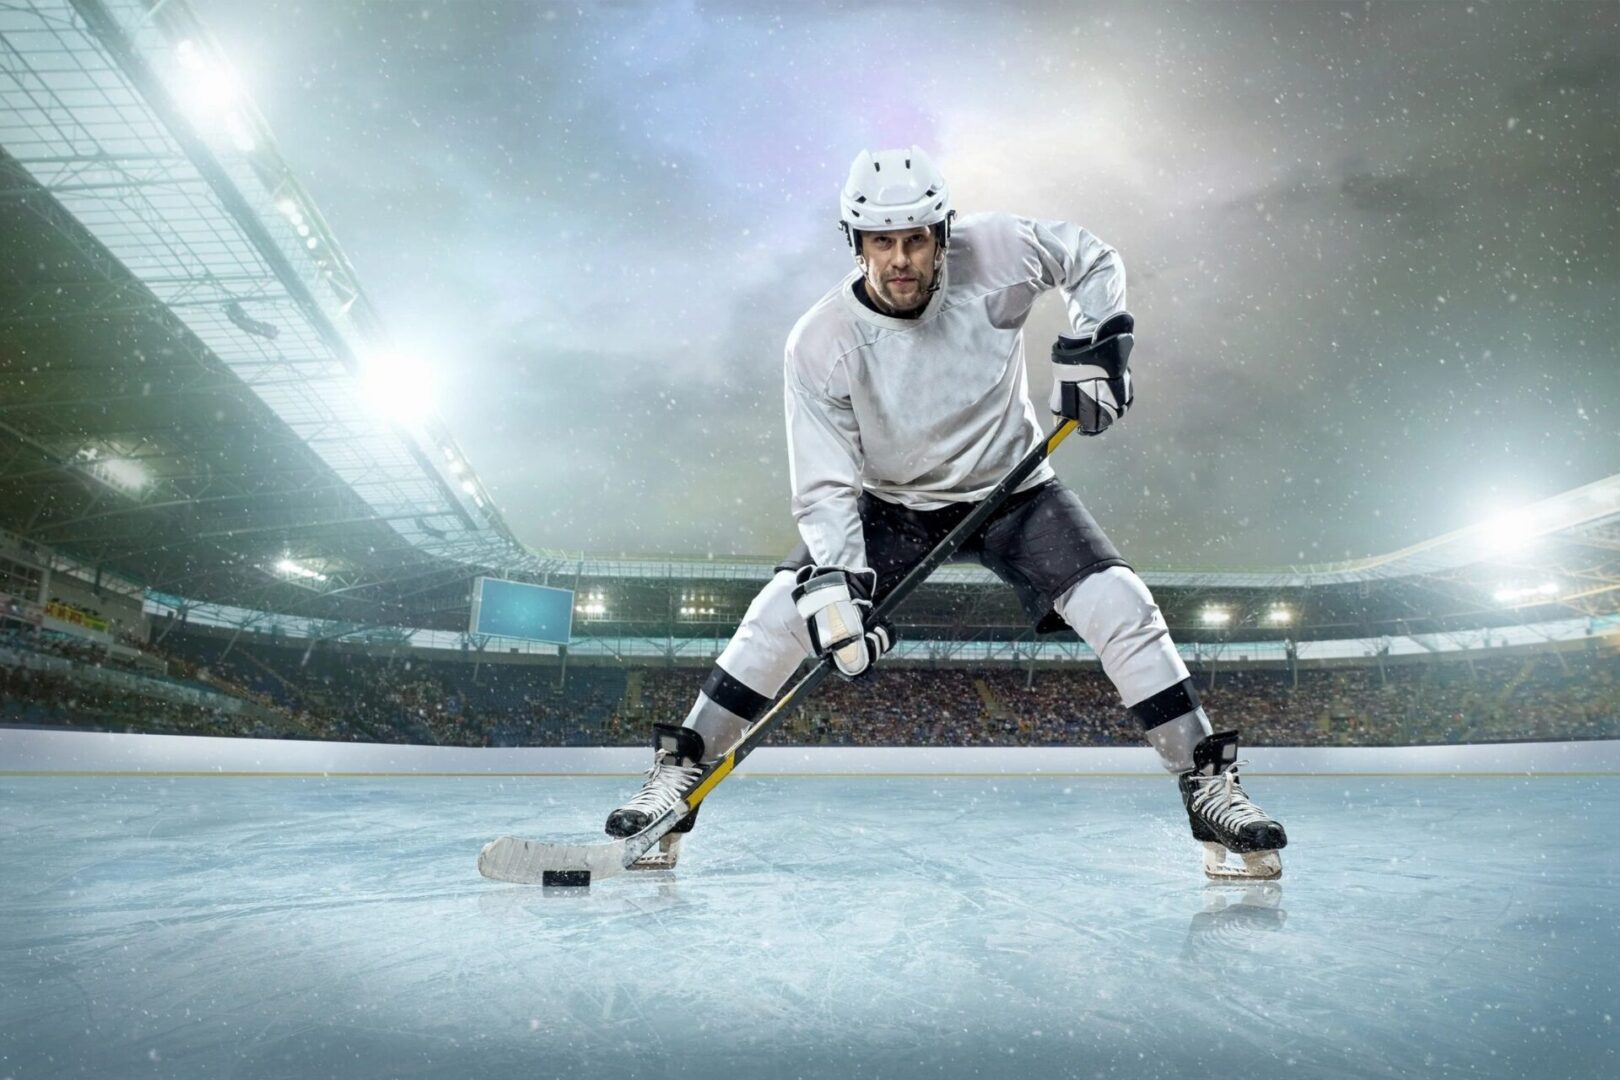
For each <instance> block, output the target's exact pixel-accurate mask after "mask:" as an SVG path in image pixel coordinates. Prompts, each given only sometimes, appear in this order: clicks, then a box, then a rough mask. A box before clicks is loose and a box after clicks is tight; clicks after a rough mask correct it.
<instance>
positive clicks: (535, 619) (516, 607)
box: [470, 577, 574, 645]
mask: <svg viewBox="0 0 1620 1080" xmlns="http://www.w3.org/2000/svg"><path fill="white" fill-rule="evenodd" d="M573 630H574V590H572V589H552V588H548V587H547V586H544V585H527V584H525V583H523V582H521V581H506V580H505V579H503V578H492V577H481V578H477V579H476V580H474V582H473V597H472V625H471V629H470V632H471V633H474V634H487V635H489V636H491V637H506V638H522V639H524V640H526V641H543V642H546V643H548V644H551V645H567V644H568V640H569V637H570V636H571V635H572V634H573Z"/></svg>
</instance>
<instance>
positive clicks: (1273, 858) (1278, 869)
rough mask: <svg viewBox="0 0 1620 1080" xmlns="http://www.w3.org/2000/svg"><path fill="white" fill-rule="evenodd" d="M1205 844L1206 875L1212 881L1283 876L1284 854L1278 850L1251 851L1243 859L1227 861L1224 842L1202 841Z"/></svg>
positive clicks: (1273, 878)
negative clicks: (1240, 861) (1235, 862)
mask: <svg viewBox="0 0 1620 1080" xmlns="http://www.w3.org/2000/svg"><path fill="white" fill-rule="evenodd" d="M1202 843H1203V845H1204V876H1206V877H1208V878H1209V879H1210V880H1211V881H1276V880H1277V879H1278V878H1280V877H1282V856H1281V855H1279V854H1277V852H1276V851H1250V852H1245V853H1243V854H1242V855H1240V856H1239V858H1241V859H1242V860H1243V861H1242V863H1240V864H1233V863H1229V862H1227V861H1226V856H1227V850H1226V847H1225V846H1224V845H1222V844H1217V843H1214V842H1213V841H1209V840H1205V841H1202Z"/></svg>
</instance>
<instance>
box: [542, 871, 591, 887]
mask: <svg viewBox="0 0 1620 1080" xmlns="http://www.w3.org/2000/svg"><path fill="white" fill-rule="evenodd" d="M590 883H591V872H590V871H589V870H547V871H546V872H545V873H543V874H541V875H540V884H542V885H547V886H551V885H561V886H564V887H567V888H584V887H585V886H587V885H589V884H590Z"/></svg>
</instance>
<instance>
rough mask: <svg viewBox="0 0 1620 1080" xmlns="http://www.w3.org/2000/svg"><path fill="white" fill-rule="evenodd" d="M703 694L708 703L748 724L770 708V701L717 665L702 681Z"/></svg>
mask: <svg viewBox="0 0 1620 1080" xmlns="http://www.w3.org/2000/svg"><path fill="white" fill-rule="evenodd" d="M703 694H704V696H705V697H707V698H708V699H709V700H710V701H712V702H714V703H715V704H716V705H718V706H720V707H721V708H722V709H726V710H728V711H730V712H733V713H735V714H736V715H738V716H740V717H742V718H743V719H744V720H747V721H748V722H749V723H750V724H751V723H753V722H754V721H755V720H758V719H759V718H760V717H762V716H764V715H765V710H766V709H768V708H770V707H771V699H770V698H768V697H766V696H765V695H764V694H761V693H760V692H759V691H757V690H755V689H754V688H753V687H751V686H749V685H748V684H746V683H744V682H743V681H742V680H740V679H737V678H734V677H733V676H732V675H731V673H730V672H728V671H727V670H726V669H725V668H723V667H721V666H720V665H719V664H716V665H714V669H713V670H712V671H710V672H709V677H708V678H707V679H704V680H703Z"/></svg>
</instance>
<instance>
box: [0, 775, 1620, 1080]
mask: <svg viewBox="0 0 1620 1080" xmlns="http://www.w3.org/2000/svg"><path fill="white" fill-rule="evenodd" d="M633 783H634V781H632V780H628V779H624V778H590V779H585V778H578V779H571V778H518V779H511V778H508V779H487V778H454V779H451V778H419V779H391V778H384V779H353V778H319V777H283V778H261V777H249V778H243V777H145V778H133V777H15V776H13V777H0V810H3V814H0V1076H3V1077H16V1078H18V1080H24V1078H26V1080H37V1078H49V1077H86V1076H105V1077H119V1078H126V1077H127V1078H137V1077H231V1078H237V1080H257V1078H270V1077H288V1078H293V1077H299V1078H302V1077H316V1076H320V1077H326V1076H331V1077H343V1078H370V1077H379V1078H380V1077H437V1076H444V1077H483V1076H490V1077H497V1076H498V1077H511V1078H516V1077H563V1076H566V1077H581V1078H589V1080H610V1078H617V1077H632V1076H635V1077H649V1078H653V1077H694V1078H695V1077H777V1076H781V1077H816V1078H820V1077H829V1078H830V1077H874V1078H876V1077H882V1078H885V1080H909V1078H913V1077H958V1076H960V1077H1025V1076H1031V1077H1093V1076H1162V1077H1167V1078H1168V1077H1202V1076H1222V1077H1227V1076H1248V1077H1272V1076H1275V1077H1316V1076H1322V1077H1326V1076H1332V1077H1363V1076H1364V1077H1387V1076H1413V1077H1419V1076H1421V1077H1449V1076H1470V1077H1481V1076H1528V1077H1548V1078H1550V1077H1564V1076H1598V1075H1611V1076H1612V1075H1616V1074H1617V1072H1620V1069H1617V1064H1620V1058H1617V1056H1616V1055H1617V1040H1616V1037H1615V1028H1614V1017H1613V1013H1614V1010H1615V1006H1616V1002H1617V1000H1620V995H1617V993H1616V991H1617V982H1620V975H1617V972H1620V929H1617V923H1616V917H1615V916H1616V897H1617V896H1620V889H1617V886H1620V880H1617V877H1620V875H1617V870H1616V856H1615V854H1614V852H1615V847H1614V843H1613V832H1614V823H1615V822H1616V821H1620V777H1613V776H1601V777H1559V778H1553V777H1542V778H1534V779H1530V778H1526V779H1507V778H1438V777H1430V778H1376V777H1342V776H1341V777H1322V778H1309V777H1254V778H1252V779H1251V780H1250V781H1249V782H1248V787H1249V789H1250V792H1251V794H1252V795H1253V796H1254V797H1255V799H1256V800H1257V801H1258V802H1259V803H1260V804H1261V805H1262V806H1265V807H1266V808H1267V809H1269V810H1271V811H1272V812H1273V813H1274V814H1275V815H1276V816H1277V817H1279V818H1280V819H1281V820H1282V821H1283V822H1284V823H1285V824H1286V825H1287V827H1288V831H1289V835H1290V837H1291V840H1292V846H1291V847H1289V848H1288V850H1287V851H1286V853H1285V854H1284V866H1285V876H1284V878H1283V881H1282V882H1281V883H1280V885H1272V886H1249V887H1247V888H1242V887H1233V886H1214V885H1209V884H1207V883H1206V881H1205V879H1204V877H1203V875H1202V873H1201V872H1200V870H1199V853H1198V848H1197V846H1196V845H1195V844H1194V843H1193V842H1192V841H1191V839H1190V838H1189V837H1188V835H1187V827H1186V823H1185V816H1184V814H1183V813H1182V811H1181V807H1180V804H1179V800H1178V798H1177V795H1176V792H1175V786H1174V783H1173V782H1172V781H1171V780H1169V779H1168V778H1131V779H1119V778H1112V779H1109V778H1095V779H1063V778H1025V777H1008V778H954V779H928V778H900V779H896V778H861V779H851V778H843V777H821V778H792V777H782V778H752V777H740V778H737V779H734V780H732V781H729V782H728V783H727V784H726V786H725V788H724V789H723V790H721V791H719V792H717V793H716V794H715V796H714V798H712V799H710V800H709V801H708V803H706V804H705V807H704V811H703V819H702V821H701V824H700V825H699V828H698V829H697V831H696V832H695V833H694V834H693V835H692V837H691V838H690V839H689V840H688V842H687V844H686V846H685V850H684V852H683V856H682V864H681V868H680V869H679V870H678V871H676V872H675V873H674V874H673V875H670V874H659V875H644V876H637V877H626V878H618V879H614V880H612V881H608V882H604V883H601V884H599V885H597V886H594V887H593V888H592V889H590V890H589V891H586V892H574V893H567V894H555V893H554V892H548V891H543V890H541V889H538V888H533V887H520V886H508V885H500V884H495V883H491V882H487V881H484V880H483V879H481V878H479V877H478V875H477V872H476V870H475V868H474V863H475V860H476V857H477V854H478V850H479V847H480V845H482V844H483V842H484V841H486V840H488V839H490V838H492V837H494V836H496V835H498V834H500V833H503V832H515V833H519V834H523V835H530V836H545V837H548V838H553V837H555V838H568V837H575V838H586V837H590V836H592V835H594V834H595V833H596V830H597V829H598V828H599V827H600V821H601V819H602V818H603V817H604V816H605V814H606V811H607V810H608V809H609V808H611V807H612V806H614V805H616V804H617V802H618V801H620V799H621V797H622V796H623V795H624V794H626V793H627V792H628V791H629V790H630V789H631V787H632V786H633Z"/></svg>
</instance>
